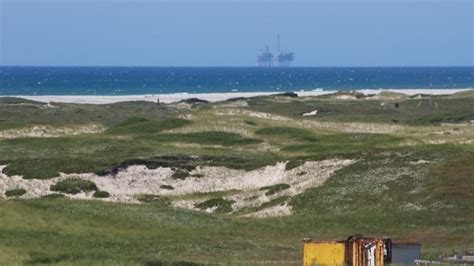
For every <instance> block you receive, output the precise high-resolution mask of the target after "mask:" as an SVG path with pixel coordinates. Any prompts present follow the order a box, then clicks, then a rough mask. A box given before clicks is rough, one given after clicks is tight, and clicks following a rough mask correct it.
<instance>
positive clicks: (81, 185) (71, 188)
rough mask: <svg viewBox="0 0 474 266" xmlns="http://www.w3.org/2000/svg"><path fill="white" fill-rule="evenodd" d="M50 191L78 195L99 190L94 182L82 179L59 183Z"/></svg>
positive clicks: (71, 179)
mask: <svg viewBox="0 0 474 266" xmlns="http://www.w3.org/2000/svg"><path fill="white" fill-rule="evenodd" d="M50 190H51V191H58V192H62V193H68V194H77V193H80V192H82V191H84V192H89V191H97V190H98V188H97V186H96V185H95V184H94V182H92V181H89V180H83V179H80V178H68V179H65V180H62V181H59V182H57V183H56V184H55V185H51V188H50Z"/></svg>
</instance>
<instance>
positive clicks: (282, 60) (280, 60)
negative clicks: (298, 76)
mask: <svg viewBox="0 0 474 266" xmlns="http://www.w3.org/2000/svg"><path fill="white" fill-rule="evenodd" d="M293 60H295V56H294V54H293V53H292V52H284V51H281V50H280V34H278V35H277V52H276V53H272V52H271V51H270V50H269V49H268V45H267V46H266V47H265V49H264V50H263V51H262V52H260V53H259V54H257V66H259V67H272V66H278V67H289V66H291V62H292V61H293Z"/></svg>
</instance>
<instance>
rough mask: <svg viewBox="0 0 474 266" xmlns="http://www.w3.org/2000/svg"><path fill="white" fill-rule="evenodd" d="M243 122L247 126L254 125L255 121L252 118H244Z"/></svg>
mask: <svg viewBox="0 0 474 266" xmlns="http://www.w3.org/2000/svg"><path fill="white" fill-rule="evenodd" d="M244 123H245V124H247V125H249V126H256V125H257V122H255V121H252V120H244Z"/></svg>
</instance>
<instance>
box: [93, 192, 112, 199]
mask: <svg viewBox="0 0 474 266" xmlns="http://www.w3.org/2000/svg"><path fill="white" fill-rule="evenodd" d="M93 196H94V198H108V197H110V193H109V192H107V191H96V192H94V195H93Z"/></svg>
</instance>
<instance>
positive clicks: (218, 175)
mask: <svg viewBox="0 0 474 266" xmlns="http://www.w3.org/2000/svg"><path fill="white" fill-rule="evenodd" d="M353 162H354V160H343V159H331V160H323V161H308V162H305V163H304V164H303V165H301V166H298V167H296V168H294V169H291V170H286V169H285V166H286V162H279V163H277V164H275V165H269V166H266V167H263V168H260V169H256V170H253V171H248V172H246V171H243V170H234V169H229V168H225V167H208V166H205V167H197V168H196V169H195V170H193V171H192V172H191V173H190V174H191V176H190V177H187V178H185V179H182V180H181V179H175V178H173V177H172V175H173V173H174V170H173V169H171V168H167V167H160V168H157V169H148V168H147V167H145V166H143V165H136V166H130V167H128V168H127V169H125V170H123V171H121V172H119V173H118V174H117V175H116V176H97V175H95V174H92V173H86V174H61V175H60V176H59V177H56V178H52V179H47V180H38V179H29V180H27V179H23V178H22V177H21V176H7V175H5V174H3V173H2V174H1V175H0V193H1V194H0V197H5V192H6V191H8V190H11V189H15V188H23V189H25V190H26V191H27V193H26V194H25V195H23V196H21V197H23V198H37V197H41V196H45V195H48V194H52V193H54V192H52V191H50V186H51V185H53V184H55V183H56V182H58V181H60V180H64V179H67V178H71V177H79V178H81V179H85V180H90V181H93V182H94V183H95V184H96V185H97V187H98V188H99V189H100V190H103V191H107V192H109V193H110V194H111V196H110V197H109V198H106V199H103V200H105V201H112V202H122V203H140V201H139V200H138V199H137V195H140V194H153V195H158V196H163V197H166V198H168V199H169V200H170V201H171V204H172V205H173V206H175V207H181V208H188V209H197V208H196V205H197V204H199V203H201V202H204V201H206V200H209V199H211V198H212V197H216V195H213V193H220V194H219V195H221V196H220V197H222V198H223V199H225V200H227V201H230V202H232V210H233V212H238V211H241V210H245V209H248V208H253V209H252V210H253V211H250V212H249V211H248V212H244V213H245V215H246V216H256V217H267V216H281V215H289V214H291V206H290V205H289V204H288V202H287V201H284V202H283V203H282V202H279V203H278V204H277V205H270V206H268V208H263V207H262V204H265V203H269V202H271V201H272V200H275V199H278V198H282V197H287V198H290V197H292V196H295V195H298V194H300V193H303V192H304V191H305V190H306V189H308V188H311V187H317V186H320V185H321V184H323V183H324V182H325V181H326V180H327V179H328V178H329V177H330V176H331V175H332V174H333V173H334V171H336V170H339V169H341V168H343V167H345V166H347V165H350V164H352V163H353ZM4 167H5V166H3V167H0V170H1V169H3V168H4ZM282 185H284V186H283V189H282V188H281V187H280V188H279V189H276V191H272V192H269V191H270V190H271V188H275V187H278V186H282ZM66 196H68V197H71V198H80V199H91V198H93V197H92V193H84V192H81V193H79V194H75V195H66ZM214 210H215V208H209V209H206V210H204V211H207V212H212V211H214Z"/></svg>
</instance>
